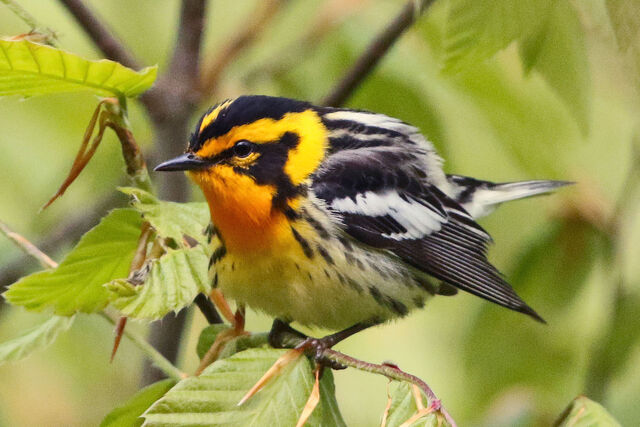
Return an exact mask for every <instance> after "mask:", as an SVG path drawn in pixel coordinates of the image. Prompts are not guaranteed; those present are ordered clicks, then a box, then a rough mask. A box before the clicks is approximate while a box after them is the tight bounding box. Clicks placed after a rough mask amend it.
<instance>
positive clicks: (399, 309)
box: [387, 297, 409, 317]
mask: <svg viewBox="0 0 640 427" xmlns="http://www.w3.org/2000/svg"><path fill="white" fill-rule="evenodd" d="M387 303H388V305H389V308H391V310H393V311H395V312H396V313H397V314H398V315H399V316H401V317H402V316H406V315H407V313H409V309H408V308H407V306H406V305H404V304H403V303H401V302H400V301H398V300H396V299H393V298H391V297H389V298H388V299H387Z"/></svg>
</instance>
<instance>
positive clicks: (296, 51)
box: [243, 0, 370, 83]
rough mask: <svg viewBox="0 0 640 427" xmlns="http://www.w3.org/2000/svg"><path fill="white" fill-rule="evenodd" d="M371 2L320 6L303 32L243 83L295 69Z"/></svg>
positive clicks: (343, 0) (342, 0) (348, 0)
mask: <svg viewBox="0 0 640 427" xmlns="http://www.w3.org/2000/svg"><path fill="white" fill-rule="evenodd" d="M369 1H370V0H329V1H327V2H324V3H323V4H322V9H320V10H319V11H318V12H317V14H316V17H315V19H314V21H313V23H312V24H311V25H310V26H309V27H308V28H307V29H306V31H305V33H304V34H303V35H302V36H301V37H299V38H297V39H295V40H291V42H290V43H289V44H288V45H286V46H285V47H284V48H282V49H281V50H279V51H278V52H277V53H275V54H273V55H271V56H270V58H269V59H268V60H267V61H266V62H264V63H261V64H258V65H257V66H256V68H255V69H252V70H251V71H249V72H248V73H247V74H246V75H245V76H244V77H243V79H244V81H245V82H249V83H250V82H253V81H255V80H257V79H261V78H265V77H271V78H274V77H278V76H280V75H282V74H284V73H286V72H287V71H290V70H291V69H293V68H295V67H296V66H297V65H299V64H300V63H301V62H303V61H304V60H305V59H306V58H307V57H309V56H311V55H312V54H313V52H315V51H316V50H317V48H318V45H319V44H320V42H321V41H322V39H323V38H324V37H325V36H326V35H327V34H328V33H330V32H331V31H332V30H334V29H335V28H336V27H338V26H340V25H342V23H343V22H344V21H346V20H348V19H349V18H350V17H351V16H352V15H354V14H356V13H357V12H358V11H359V10H360V9H362V8H364V7H365V5H366V4H367V3H368V2H369Z"/></svg>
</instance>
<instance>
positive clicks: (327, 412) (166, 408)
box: [144, 349, 345, 427]
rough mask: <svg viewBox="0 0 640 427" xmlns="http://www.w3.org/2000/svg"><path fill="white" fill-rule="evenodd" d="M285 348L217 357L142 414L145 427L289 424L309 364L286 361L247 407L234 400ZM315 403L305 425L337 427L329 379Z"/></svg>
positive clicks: (302, 395)
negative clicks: (286, 364) (218, 358)
mask: <svg viewBox="0 0 640 427" xmlns="http://www.w3.org/2000/svg"><path fill="white" fill-rule="evenodd" d="M284 352H285V350H275V349H250V350H246V351H242V352H240V353H236V354H234V355H232V356H231V357H229V358H228V359H222V360H218V361H217V362H215V363H214V364H213V365H211V366H210V367H208V368H207V369H206V370H205V371H204V372H203V373H202V374H201V375H200V376H199V377H191V378H187V379H184V380H182V381H180V382H179V383H178V384H177V385H176V386H175V387H174V388H172V389H171V390H170V391H169V392H168V393H167V394H166V395H165V396H164V397H163V398H162V399H160V400H158V401H157V402H156V403H154V404H153V405H152V406H151V407H150V408H149V410H147V411H146V412H145V413H144V418H145V423H144V425H145V426H166V425H172V426H188V425H228V426H250V425H252V426H260V425H272V426H281V427H285V426H293V425H295V424H296V421H297V420H298V417H299V416H300V414H301V412H302V408H303V407H304V406H305V403H306V401H307V396H308V395H309V393H310V392H311V388H312V385H313V382H314V377H313V373H312V369H311V364H310V362H309V360H308V359H307V358H305V357H301V358H298V359H297V360H295V361H294V362H292V363H290V364H289V365H288V366H287V367H286V368H285V370H284V371H282V372H281V373H280V374H279V375H278V376H277V377H276V378H275V379H273V380H272V381H270V382H269V383H268V384H267V385H266V386H265V388H264V389H262V390H260V391H259V392H258V394H257V395H256V396H254V397H253V398H252V399H251V400H249V401H248V402H247V403H245V404H243V405H242V406H238V402H239V401H240V399H241V398H242V396H244V395H245V394H246V392H247V391H248V390H249V389H250V388H251V386H253V385H254V384H255V383H256V381H258V379H260V377H261V376H262V374H263V373H264V372H265V371H266V370H267V369H268V368H269V367H270V366H271V365H273V363H274V362H275V361H276V360H277V359H278V357H280V356H281V355H282V354H283V353H284ZM320 396H321V400H320V403H319V405H318V407H317V408H316V409H315V411H314V412H313V414H312V416H311V418H310V419H309V421H308V422H307V425H308V426H320V425H323V426H343V425H345V424H344V421H343V420H342V416H341V415H340V412H339V411H338V404H337V402H336V401H335V397H334V385H333V375H331V372H330V371H326V372H325V374H324V375H323V377H322V379H321V381H320Z"/></svg>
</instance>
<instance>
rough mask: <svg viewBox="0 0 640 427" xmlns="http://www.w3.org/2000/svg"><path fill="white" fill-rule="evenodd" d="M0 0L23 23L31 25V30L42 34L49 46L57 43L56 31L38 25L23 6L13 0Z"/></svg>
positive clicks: (55, 45)
mask: <svg viewBox="0 0 640 427" xmlns="http://www.w3.org/2000/svg"><path fill="white" fill-rule="evenodd" d="M0 1H2V3H4V4H5V5H6V6H7V7H8V8H9V9H11V12H13V14H14V15H16V16H17V17H18V18H20V19H21V20H22V21H23V22H24V23H25V24H27V25H28V26H29V27H31V31H33V32H37V33H39V34H41V35H43V36H44V38H45V40H46V43H48V44H50V45H51V46H54V47H57V44H58V43H57V42H56V39H57V37H56V33H55V32H54V31H53V30H51V29H50V28H47V27H44V26H42V25H40V24H39V23H38V21H37V20H36V18H35V17H34V16H33V15H31V14H30V13H29V12H27V10H26V9H25V8H24V7H22V6H20V5H19V4H18V3H16V2H15V1H14V0H0Z"/></svg>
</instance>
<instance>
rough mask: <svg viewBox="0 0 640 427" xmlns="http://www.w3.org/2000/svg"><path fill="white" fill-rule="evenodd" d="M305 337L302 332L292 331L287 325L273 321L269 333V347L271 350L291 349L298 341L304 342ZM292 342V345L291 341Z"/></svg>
mask: <svg viewBox="0 0 640 427" xmlns="http://www.w3.org/2000/svg"><path fill="white" fill-rule="evenodd" d="M307 338H309V337H307V336H306V335H305V334H303V333H302V332H300V331H298V330H296V329H293V328H292V327H291V326H290V325H289V323H287V322H285V321H283V320H280V319H275V320H274V321H273V324H272V325H271V330H270V331H269V338H268V340H269V345H270V346H271V347H273V348H292V347H295V346H296V343H297V342H298V341H299V339H303V340H306V339H307ZM292 340H294V343H292V342H291V341H292Z"/></svg>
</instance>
